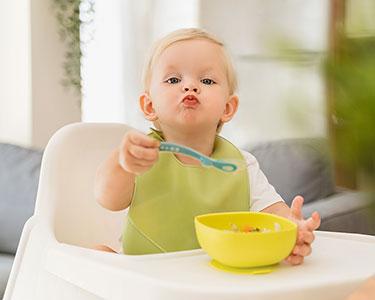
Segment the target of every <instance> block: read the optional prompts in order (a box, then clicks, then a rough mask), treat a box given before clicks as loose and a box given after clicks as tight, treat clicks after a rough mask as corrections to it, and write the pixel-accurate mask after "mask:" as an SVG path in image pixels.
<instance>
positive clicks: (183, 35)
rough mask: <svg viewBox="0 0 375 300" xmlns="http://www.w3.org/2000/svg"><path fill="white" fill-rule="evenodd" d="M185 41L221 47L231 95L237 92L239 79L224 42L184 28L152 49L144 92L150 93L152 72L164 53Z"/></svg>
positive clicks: (211, 35) (199, 30)
mask: <svg viewBox="0 0 375 300" xmlns="http://www.w3.org/2000/svg"><path fill="white" fill-rule="evenodd" d="M185 40H205V41H209V42H212V43H214V44H217V45H219V46H221V49H222V51H223V54H224V58H225V67H226V73H227V74H226V75H227V80H228V87H229V94H230V95H232V94H234V92H235V91H236V90H237V78H236V72H235V70H234V66H233V61H232V58H231V56H230V55H229V52H228V50H227V49H226V48H225V46H224V44H223V42H222V41H221V40H220V39H219V38H217V37H216V36H214V35H213V34H211V33H209V32H207V31H205V30H203V29H198V28H183V29H178V30H175V31H172V32H170V33H169V34H167V35H166V36H164V37H163V38H161V39H160V40H159V41H158V42H156V43H155V45H154V46H153V47H152V49H151V53H150V55H149V57H148V59H147V60H146V63H145V66H144V68H143V74H142V86H143V91H144V92H145V93H148V92H149V91H150V83H151V77H152V72H153V69H154V67H155V64H156V62H157V60H158V58H159V57H160V55H161V54H162V53H163V51H164V50H165V49H166V48H167V47H169V46H170V45H172V44H173V43H176V42H179V41H185Z"/></svg>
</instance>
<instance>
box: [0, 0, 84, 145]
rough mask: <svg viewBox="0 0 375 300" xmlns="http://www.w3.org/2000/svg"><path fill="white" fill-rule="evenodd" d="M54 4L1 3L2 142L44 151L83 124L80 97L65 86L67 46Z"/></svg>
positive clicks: (42, 0)
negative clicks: (64, 131) (62, 131)
mask: <svg viewBox="0 0 375 300" xmlns="http://www.w3.org/2000/svg"><path fill="white" fill-rule="evenodd" d="M52 3H53V1H52V0H30V1H12V0H0V42H1V47H0V66H1V67H0V142H8V143H13V144H18V145H23V146H31V147H34V148H44V147H45V145H46V144H47V142H48V140H49V139H50V137H51V136H52V135H53V133H54V132H56V131H57V130H58V129H59V128H61V127H62V126H64V125H66V124H68V123H72V122H77V121H80V119H81V117H80V107H79V104H78V102H77V97H76V95H74V94H73V92H71V91H67V90H66V89H65V88H64V87H62V86H61V83H60V81H61V79H62V78H63V67H62V64H63V57H64V51H65V50H64V45H63V44H62V42H61V41H60V40H59V36H58V33H57V23H56V20H55V16H54V12H53V10H52Z"/></svg>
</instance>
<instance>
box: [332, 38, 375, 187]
mask: <svg viewBox="0 0 375 300" xmlns="http://www.w3.org/2000/svg"><path fill="white" fill-rule="evenodd" d="M338 45H339V48H338V49H337V52H336V55H334V56H331V57H329V58H328V60H327V63H326V68H325V70H326V75H327V76H328V78H329V80H331V82H332V84H333V91H334V97H333V101H334V102H333V103H334V115H335V119H336V122H335V128H334V142H335V145H336V146H335V147H336V149H337V151H336V152H337V153H336V155H337V160H338V163H340V164H342V165H343V166H345V167H348V168H350V169H353V170H357V171H359V172H360V173H361V174H362V175H363V176H364V177H365V178H366V180H367V181H368V182H370V183H371V182H372V184H373V185H372V189H374V185H375V184H374V183H375V37H374V36H372V37H371V36H370V37H362V38H349V37H345V36H342V37H341V38H340V42H339V43H338ZM370 188H371V185H370ZM373 191H374V190H373Z"/></svg>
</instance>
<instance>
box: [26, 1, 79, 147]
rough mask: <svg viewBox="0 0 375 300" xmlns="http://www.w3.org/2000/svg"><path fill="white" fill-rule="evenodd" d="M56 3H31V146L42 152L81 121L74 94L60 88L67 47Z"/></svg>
mask: <svg viewBox="0 0 375 300" xmlns="http://www.w3.org/2000/svg"><path fill="white" fill-rule="evenodd" d="M52 3H53V0H31V12H30V13H31V44H32V112H31V115H32V141H31V143H32V145H33V146H35V147H39V148H43V147H45V145H46V144H47V142H48V140H49V139H50V137H51V136H52V135H53V134H54V133H55V132H56V131H57V130H58V129H60V128H61V127H63V126H64V125H66V124H69V123H73V122H79V121H80V120H81V111H80V103H79V99H78V98H77V95H76V94H74V91H73V90H67V89H66V88H65V87H63V86H62V85H61V80H62V78H63V76H64V73H63V72H64V70H63V62H64V54H65V45H64V44H63V43H62V42H61V41H60V38H59V35H58V24H57V22H56V18H55V13H54V11H53V9H52V8H53V7H52Z"/></svg>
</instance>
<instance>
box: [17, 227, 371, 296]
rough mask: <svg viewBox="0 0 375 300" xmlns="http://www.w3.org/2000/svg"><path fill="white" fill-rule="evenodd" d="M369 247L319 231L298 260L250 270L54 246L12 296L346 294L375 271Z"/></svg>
mask: <svg viewBox="0 0 375 300" xmlns="http://www.w3.org/2000/svg"><path fill="white" fill-rule="evenodd" d="M374 253H375V237H373V236H368V235H359V234H345V233H334V232H322V231H317V232H316V240H315V242H314V244H313V252H312V254H311V256H309V257H308V258H306V259H305V262H304V263H303V264H302V265H299V266H292V265H289V264H288V263H286V262H285V261H283V262H281V263H280V268H278V269H277V270H275V271H274V272H271V273H269V274H262V275H251V274H235V273H228V272H223V271H220V270H217V269H215V268H213V267H212V266H211V265H210V260H211V258H210V257H209V256H208V255H207V254H205V253H204V251H203V250H192V251H183V252H174V253H168V254H153V255H143V256H128V255H118V254H111V253H106V252H100V251H94V250H89V249H85V248H81V247H76V246H71V245H67V244H56V245H55V246H52V247H50V248H49V249H48V251H46V253H45V255H44V260H43V270H44V271H43V272H41V273H39V274H37V272H36V273H34V276H33V278H32V279H29V281H28V282H27V283H26V285H27V287H28V288H29V289H32V288H31V287H34V288H33V290H32V293H28V297H27V298H21V297H22V294H23V293H22V291H20V290H18V292H17V293H14V294H13V295H16V294H18V296H20V297H14V298H12V299H38V300H40V299H179V300H183V299H189V300H190V299H205V300H206V299H281V300H282V299H288V300H293V299H304V300H308V299H314V300H315V299H329V300H335V299H345V298H346V297H347V296H349V295H350V294H351V293H353V292H354V291H355V290H356V289H358V288H359V287H360V286H361V285H362V284H363V283H364V282H365V281H366V280H367V279H368V278H370V277H371V276H373V275H374V274H375V255H374ZM33 281H34V282H33ZM17 284H18V285H19V286H18V287H19V288H20V287H22V280H21V281H20V282H16V284H15V286H14V290H17ZM23 284H25V283H23ZM26 290H27V289H26ZM32 295H34V297H32ZM23 296H25V295H23Z"/></svg>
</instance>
